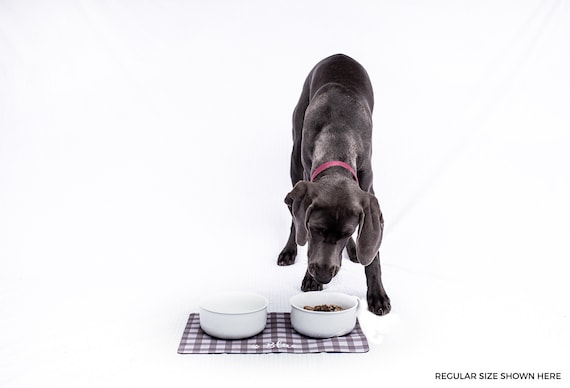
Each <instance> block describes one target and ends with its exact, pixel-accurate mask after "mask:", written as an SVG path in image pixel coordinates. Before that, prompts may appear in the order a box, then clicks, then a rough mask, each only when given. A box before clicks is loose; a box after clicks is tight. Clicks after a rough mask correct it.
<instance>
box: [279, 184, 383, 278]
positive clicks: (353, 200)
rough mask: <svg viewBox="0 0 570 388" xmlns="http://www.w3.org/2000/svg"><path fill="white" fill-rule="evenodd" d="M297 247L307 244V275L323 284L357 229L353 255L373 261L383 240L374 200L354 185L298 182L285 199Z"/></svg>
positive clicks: (363, 262) (334, 270) (335, 271)
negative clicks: (293, 227)
mask: <svg viewBox="0 0 570 388" xmlns="http://www.w3.org/2000/svg"><path fill="white" fill-rule="evenodd" d="M285 203H286V204H287V206H289V208H290V209H291V213H292V215H293V222H294V223H295V230H296V236H295V237H296V241H297V244H298V245H305V244H306V243H307V242H308V243H309V247H308V258H309V268H308V270H309V273H310V274H311V276H312V277H313V278H314V279H315V280H317V281H318V282H319V283H323V284H326V283H328V282H330V281H331V279H332V278H333V277H334V276H335V275H336V274H337V273H338V270H339V269H340V264H341V258H342V256H341V254H342V250H343V249H344V248H345V246H346V244H347V242H348V239H349V238H350V237H351V236H352V235H353V234H354V232H355V231H356V229H357V228H358V238H357V240H356V256H357V258H358V261H359V262H360V263H361V264H363V265H368V264H370V263H371V262H372V260H373V259H374V257H375V256H376V253H377V252H378V249H379V248H380V242H381V241H382V232H383V228H384V220H383V218H382V212H381V211H380V206H379V205H378V201H377V199H376V197H375V196H374V195H372V194H370V193H367V192H365V191H363V190H361V189H360V188H359V187H358V185H357V184H356V182H352V181H342V182H329V181H326V180H320V181H319V182H307V181H300V182H298V183H297V184H296V185H295V187H294V188H293V190H292V191H291V192H290V193H289V194H287V196H286V197H285Z"/></svg>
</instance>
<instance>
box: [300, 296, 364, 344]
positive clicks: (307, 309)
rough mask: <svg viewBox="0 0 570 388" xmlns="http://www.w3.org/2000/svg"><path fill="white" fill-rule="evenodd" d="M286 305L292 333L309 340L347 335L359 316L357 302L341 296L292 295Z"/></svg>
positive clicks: (353, 297)
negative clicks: (289, 305) (288, 309)
mask: <svg viewBox="0 0 570 388" xmlns="http://www.w3.org/2000/svg"><path fill="white" fill-rule="evenodd" d="M289 302H290V304H291V325H292V326H293V329H295V331H297V332H298V333H299V334H302V335H305V336H308V337H313V338H331V337H340V336H342V335H345V334H348V333H350V332H351V331H352V330H353V329H354V326H355V325H356V318H357V316H358V314H359V312H360V300H359V299H358V298H357V297H356V296H352V295H348V294H344V293H341V292H328V291H309V292H304V293H302V294H297V295H294V296H293V297H291V299H290V300H289Z"/></svg>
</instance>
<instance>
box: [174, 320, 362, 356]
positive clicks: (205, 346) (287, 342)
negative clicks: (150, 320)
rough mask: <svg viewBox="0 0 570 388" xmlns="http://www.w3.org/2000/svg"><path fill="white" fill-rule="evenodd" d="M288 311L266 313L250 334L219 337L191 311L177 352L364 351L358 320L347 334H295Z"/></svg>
mask: <svg viewBox="0 0 570 388" xmlns="http://www.w3.org/2000/svg"><path fill="white" fill-rule="evenodd" d="M289 315H290V314H289V313H283V312H278V313H268V314H267V325H266V326H265V329H264V330H263V331H262V332H261V333H259V334H257V335H256V336H253V337H251V338H246V339H239V340H222V339H217V338H214V337H211V336H209V335H208V334H206V333H204V331H202V329H201V328H200V317H199V315H198V314H196V313H192V314H190V317H189V318H188V323H187V324H186V328H185V329H184V334H183V335H182V340H181V341H180V346H179V347H178V353H180V354H188V353H199V354H212V353H218V354H219V353H321V352H329V353H365V352H368V350H369V347H368V341H367V340H366V336H365V335H364V333H363V332H362V329H361V328H360V324H359V323H358V320H357V321H356V326H355V328H354V330H352V331H351V332H350V333H349V334H347V335H344V336H342V337H334V338H325V339H315V338H309V337H305V336H303V335H301V334H298V333H297V332H296V331H295V330H294V329H293V328H292V327H291V320H290V318H289Z"/></svg>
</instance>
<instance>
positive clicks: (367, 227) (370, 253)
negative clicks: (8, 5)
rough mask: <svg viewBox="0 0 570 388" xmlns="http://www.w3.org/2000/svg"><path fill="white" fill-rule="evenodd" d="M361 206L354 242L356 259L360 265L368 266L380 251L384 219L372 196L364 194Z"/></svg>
mask: <svg viewBox="0 0 570 388" xmlns="http://www.w3.org/2000/svg"><path fill="white" fill-rule="evenodd" d="M361 204H362V213H361V214H360V224H359V227H358V240H357V241H356V257H357V258H358V261H359V262H360V263H361V264H363V265H369V264H370V263H371V262H372V260H374V257H375V256H376V253H377V252H378V250H379V249H380V243H381V242H382V233H383V231H384V217H383V216H382V211H380V205H378V200H377V199H376V197H375V196H374V195H373V194H370V193H364V195H363V197H362V200H361Z"/></svg>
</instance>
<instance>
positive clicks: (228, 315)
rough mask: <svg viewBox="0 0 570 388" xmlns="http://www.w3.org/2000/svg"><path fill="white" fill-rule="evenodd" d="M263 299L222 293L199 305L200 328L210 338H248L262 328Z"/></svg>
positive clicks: (264, 317)
mask: <svg viewBox="0 0 570 388" xmlns="http://www.w3.org/2000/svg"><path fill="white" fill-rule="evenodd" d="M267 305H268V301H267V298H266V297H264V296H262V295H258V294H255V293H252V292H224V293H219V294H216V295H211V296H208V297H205V298H204V299H203V300H202V302H201V303H200V327H201V328H202V330H204V332H206V333H207V334H209V335H211V336H212V337H217V338H222V339H239V338H248V337H252V336H254V335H256V334H258V333H260V332H261V331H263V329H264V328H265V324H266V322H267Z"/></svg>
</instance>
